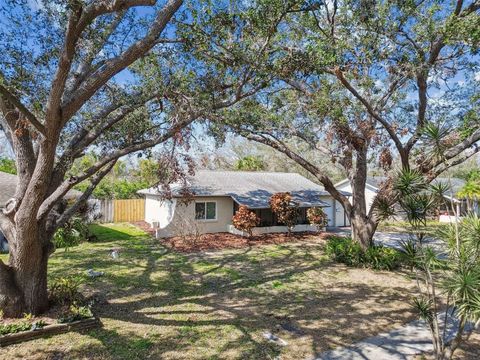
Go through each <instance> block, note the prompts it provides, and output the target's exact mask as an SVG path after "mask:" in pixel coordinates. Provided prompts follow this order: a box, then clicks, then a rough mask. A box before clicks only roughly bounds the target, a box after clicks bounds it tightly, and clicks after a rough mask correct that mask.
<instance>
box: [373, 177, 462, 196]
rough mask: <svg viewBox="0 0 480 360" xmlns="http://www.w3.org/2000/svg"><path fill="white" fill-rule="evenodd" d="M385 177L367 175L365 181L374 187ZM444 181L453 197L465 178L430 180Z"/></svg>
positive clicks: (435, 181) (434, 181) (435, 180)
mask: <svg viewBox="0 0 480 360" xmlns="http://www.w3.org/2000/svg"><path fill="white" fill-rule="evenodd" d="M386 179H387V178H386V177H385V176H369V177H368V178H367V183H368V184H370V185H372V186H375V187H376V188H378V187H380V185H381V183H382V182H384V181H385V180H386ZM438 183H444V184H447V185H449V186H450V185H451V189H450V190H451V192H452V193H453V195H454V197H455V196H456V195H457V193H458V192H459V191H460V190H461V189H462V187H463V186H464V185H465V180H463V179H460V178H450V179H449V178H442V177H439V178H436V179H434V180H433V181H432V184H438ZM449 192H450V191H449Z"/></svg>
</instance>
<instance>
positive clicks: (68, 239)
mask: <svg viewBox="0 0 480 360" xmlns="http://www.w3.org/2000/svg"><path fill="white" fill-rule="evenodd" d="M89 237H90V232H89V230H88V225H87V224H86V223H85V220H84V219H82V218H73V219H72V220H71V221H69V222H68V223H67V224H65V226H64V227H62V228H60V229H58V230H57V231H56V232H55V234H54V235H53V244H54V245H55V247H56V248H64V249H65V251H68V249H69V248H71V247H72V246H77V245H78V244H80V243H81V242H82V241H87V240H88V239H89Z"/></svg>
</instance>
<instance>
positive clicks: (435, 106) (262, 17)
mask: <svg viewBox="0 0 480 360" xmlns="http://www.w3.org/2000/svg"><path fill="white" fill-rule="evenodd" d="M258 9H259V10H258V12H255V13H253V14H252V15H251V16H253V17H254V18H256V19H257V20H256V22H257V24H258V26H259V27H260V28H268V27H274V28H276V29H278V31H277V32H276V34H275V36H273V38H274V41H272V42H271V49H270V51H272V52H274V53H275V54H276V56H275V61H274V63H272V64H271V66H270V71H271V73H272V75H273V76H274V78H275V80H274V81H272V83H271V84H270V93H268V94H267V95H265V93H264V94H263V95H262V97H257V98H255V99H252V100H251V101H248V102H246V103H245V106H244V107H243V108H240V109H239V110H238V109H235V111H234V112H232V111H228V112H227V113H226V115H225V116H226V119H227V120H226V122H227V125H229V126H230V128H231V129H232V130H233V131H235V132H237V133H238V134H240V135H242V136H244V137H246V138H248V139H251V140H253V141H257V142H259V143H263V144H266V145H268V146H271V147H272V148H274V149H277V150H278V151H280V152H283V153H284V154H286V155H287V156H288V157H290V158H291V159H293V160H294V161H295V162H297V163H298V164H300V165H301V166H303V167H304V168H305V169H306V170H308V171H309V172H310V173H311V174H312V175H313V176H315V177H316V178H317V179H318V181H319V182H320V183H322V184H323V185H324V187H325V189H326V190H327V191H328V192H329V193H330V194H331V195H332V196H333V197H334V198H335V199H336V200H337V201H338V202H339V203H340V204H342V206H343V207H344V209H345V212H346V214H347V216H348V217H349V219H350V222H351V224H352V234H353V237H354V238H355V239H356V240H358V241H359V242H360V243H361V244H362V245H363V246H364V247H366V246H368V245H369V244H370V243H371V241H372V236H373V234H374V232H375V230H376V228H377V225H378V222H379V220H380V218H379V216H378V212H377V209H378V208H379V207H382V210H384V209H385V208H386V207H388V206H390V205H391V203H389V202H390V200H391V199H392V198H390V197H389V195H388V192H389V182H388V181H386V182H385V183H384V184H383V185H382V188H381V189H380V192H379V196H377V199H376V201H375V202H374V206H372V207H371V208H370V210H369V211H367V208H368V207H367V205H368V204H366V200H365V186H366V180H367V173H368V169H369V167H370V166H371V165H372V164H375V165H376V167H378V165H380V167H383V168H384V169H385V175H387V176H388V175H389V174H391V171H390V169H391V167H392V165H395V163H398V166H399V167H402V168H403V169H414V170H416V171H419V172H421V173H423V174H426V175H427V176H428V177H429V179H430V180H432V179H434V178H435V177H436V176H438V175H439V174H440V173H441V172H443V171H445V170H446V169H448V168H449V167H451V166H453V165H455V164H459V163H461V162H462V161H464V160H466V159H468V158H469V157H471V156H472V155H473V154H475V153H477V152H478V151H479V149H480V148H479V147H478V146H477V142H478V141H479V140H480V122H479V118H478V106H479V103H478V101H479V96H478V94H479V92H478V88H479V82H478V77H479V74H480V68H479V59H478V54H477V50H478V44H479V39H480V33H479V28H480V26H479V25H480V16H479V10H480V2H479V1H453V2H452V1H401V2H399V1H356V0H355V1H337V0H330V1H325V2H323V1H322V2H316V1H287V0H278V1H258ZM276 13H280V14H282V17H281V18H280V19H279V20H278V19H276V18H273V17H272V14H276ZM244 60H245V59H244ZM248 60H249V59H246V63H248ZM475 78H477V80H475ZM238 119H242V121H241V122H239V121H238ZM291 139H296V141H301V142H304V143H305V144H308V145H309V146H311V148H312V149H313V150H314V151H316V152H317V154H318V155H317V156H318V157H319V158H328V159H330V160H331V161H332V163H336V164H340V165H341V166H342V167H343V168H344V169H345V171H346V173H347V174H348V179H349V180H350V183H351V185H352V196H351V199H348V198H347V196H344V195H342V194H341V193H340V192H338V191H337V190H336V189H335V187H334V184H333V181H332V179H331V178H330V177H329V176H328V175H327V174H325V172H324V171H322V169H321V168H319V167H318V166H316V165H315V164H314V163H312V162H311V161H309V160H308V159H307V158H306V157H305V156H304V155H303V154H302V153H299V152H297V151H295V149H293V148H292V147H291V146H289V145H288V142H289V141H291ZM382 213H384V212H382Z"/></svg>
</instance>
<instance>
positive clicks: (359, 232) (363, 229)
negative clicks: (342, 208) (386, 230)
mask: <svg viewBox="0 0 480 360" xmlns="http://www.w3.org/2000/svg"><path fill="white" fill-rule="evenodd" d="M350 227H351V229H352V239H353V240H354V241H356V242H358V243H359V244H360V246H361V247H362V249H363V250H366V249H367V248H368V247H369V246H371V245H373V235H374V234H375V230H376V229H377V224H376V223H375V222H372V221H371V220H370V219H367V217H366V216H365V217H363V216H359V215H354V216H353V217H352V218H351V219H350Z"/></svg>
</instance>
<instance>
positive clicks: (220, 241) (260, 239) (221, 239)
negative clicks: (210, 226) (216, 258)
mask: <svg viewBox="0 0 480 360" xmlns="http://www.w3.org/2000/svg"><path fill="white" fill-rule="evenodd" d="M332 235H333V234H332V233H328V232H322V233H311V232H310V233H309V232H305V233H294V234H292V235H290V236H289V235H288V234H285V233H275V234H262V235H255V236H252V237H251V238H247V237H243V236H240V235H235V234H230V233H227V232H223V233H215V234H203V235H201V236H199V238H197V239H195V238H194V237H190V238H183V237H179V236H175V237H170V238H165V239H161V240H160V241H161V242H162V244H164V245H165V246H166V247H168V248H170V249H172V250H175V251H179V252H198V251H205V250H223V249H240V248H246V247H250V246H258V245H268V244H275V245H277V244H283V243H288V242H296V241H318V240H325V239H327V238H328V237H329V236H332Z"/></svg>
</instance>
